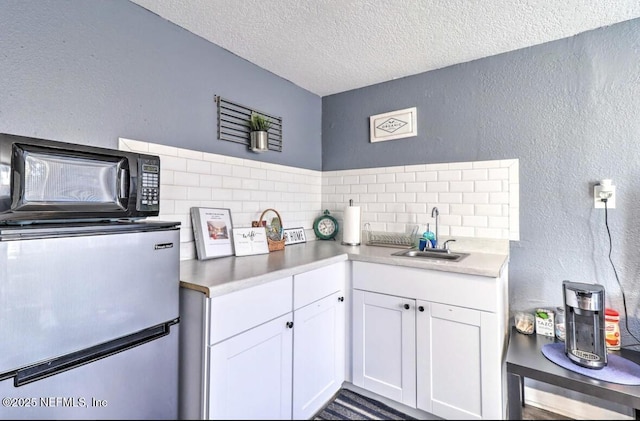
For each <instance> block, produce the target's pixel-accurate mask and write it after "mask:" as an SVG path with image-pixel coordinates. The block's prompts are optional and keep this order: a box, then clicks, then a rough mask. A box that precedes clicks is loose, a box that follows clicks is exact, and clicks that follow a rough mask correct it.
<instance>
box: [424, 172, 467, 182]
mask: <svg viewBox="0 0 640 421" xmlns="http://www.w3.org/2000/svg"><path fill="white" fill-rule="evenodd" d="M431 174H437V180H439V181H460V180H462V171H460V170H445V171H438V172H437V173H436V172H435V171H434V172H432V173H431ZM431 181H435V180H431Z"/></svg>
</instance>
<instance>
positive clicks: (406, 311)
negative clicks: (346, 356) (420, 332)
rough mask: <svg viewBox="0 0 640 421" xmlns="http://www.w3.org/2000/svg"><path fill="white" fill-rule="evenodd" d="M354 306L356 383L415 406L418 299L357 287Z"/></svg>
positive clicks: (354, 375)
mask: <svg viewBox="0 0 640 421" xmlns="http://www.w3.org/2000/svg"><path fill="white" fill-rule="evenodd" d="M353 308H354V312H355V313H354V316H353V354H354V361H353V384H355V385H356V386H360V387H363V388H365V389H367V390H370V391H372V392H375V393H377V394H379V395H382V396H385V397H387V398H390V399H393V400H395V401H397V402H401V403H403V404H405V405H408V406H411V407H414V408H415V406H416V374H415V373H416V317H415V314H414V309H415V300H411V299H407V298H403V297H396V296H393V295H386V294H377V293H373V292H366V291H361V290H354V291H353Z"/></svg>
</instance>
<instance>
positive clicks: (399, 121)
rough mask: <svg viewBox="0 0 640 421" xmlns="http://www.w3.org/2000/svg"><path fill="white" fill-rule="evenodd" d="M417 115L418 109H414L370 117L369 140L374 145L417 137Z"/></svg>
mask: <svg viewBox="0 0 640 421" xmlns="http://www.w3.org/2000/svg"><path fill="white" fill-rule="evenodd" d="M417 113H418V109H417V108H416V107H413V108H405V109H404V110H397V111H391V112H388V113H384V114H377V115H372V116H371V117H369V140H370V141H371V143H373V142H383V141H385V140H393V139H402V138H405V137H412V136H417V135H418V117H417Z"/></svg>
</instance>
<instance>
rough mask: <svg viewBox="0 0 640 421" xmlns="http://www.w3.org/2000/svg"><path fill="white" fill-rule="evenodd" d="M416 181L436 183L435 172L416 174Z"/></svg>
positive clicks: (436, 173)
mask: <svg viewBox="0 0 640 421" xmlns="http://www.w3.org/2000/svg"><path fill="white" fill-rule="evenodd" d="M416 181H438V172H437V171H424V172H419V173H417V174H416Z"/></svg>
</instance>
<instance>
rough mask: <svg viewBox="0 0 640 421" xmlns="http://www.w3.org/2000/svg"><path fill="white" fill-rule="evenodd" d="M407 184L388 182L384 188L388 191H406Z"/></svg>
mask: <svg viewBox="0 0 640 421" xmlns="http://www.w3.org/2000/svg"><path fill="white" fill-rule="evenodd" d="M405 187H406V185H405V184H404V183H387V184H385V185H384V190H385V191H386V192H388V193H397V192H404V191H405Z"/></svg>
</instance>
